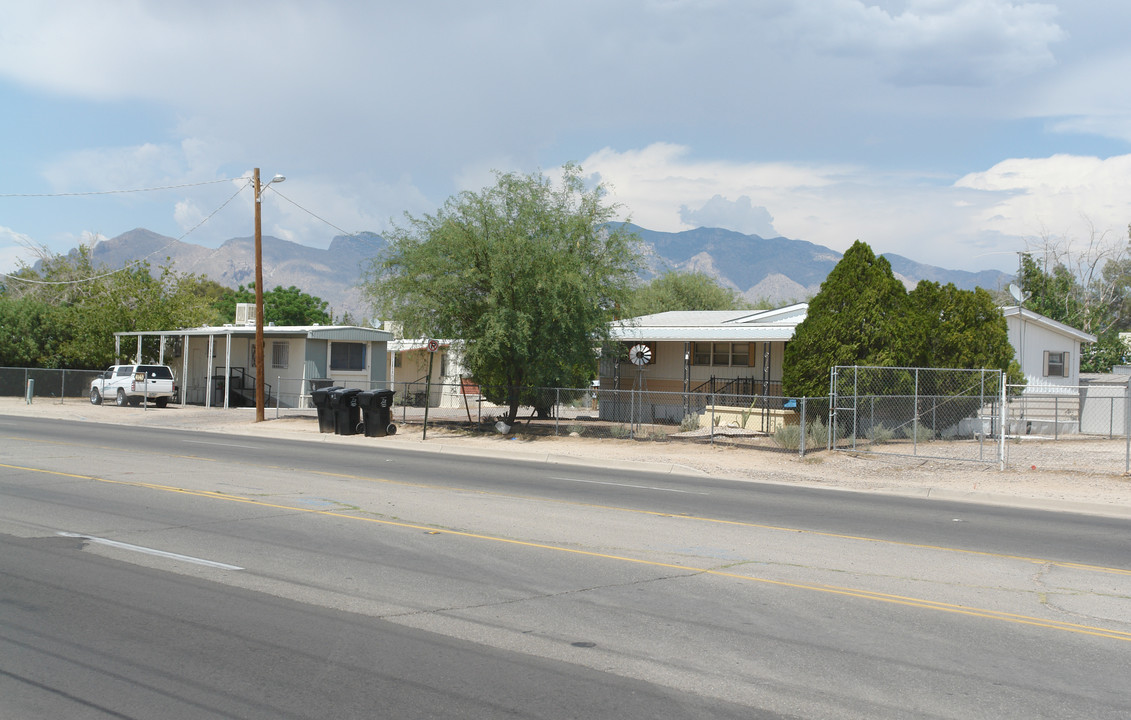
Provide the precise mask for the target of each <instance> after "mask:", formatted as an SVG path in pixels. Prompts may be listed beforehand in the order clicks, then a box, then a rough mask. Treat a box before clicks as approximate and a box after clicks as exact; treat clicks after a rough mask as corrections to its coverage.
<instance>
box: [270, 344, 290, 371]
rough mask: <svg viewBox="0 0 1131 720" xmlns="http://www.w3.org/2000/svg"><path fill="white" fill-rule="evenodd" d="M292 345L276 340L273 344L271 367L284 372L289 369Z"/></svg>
mask: <svg viewBox="0 0 1131 720" xmlns="http://www.w3.org/2000/svg"><path fill="white" fill-rule="evenodd" d="M290 349H291V346H290V344H288V343H286V342H279V341H278V340H276V341H275V342H273V343H271V367H273V368H279V369H282V370H286V369H287V360H288V358H289V357H290Z"/></svg>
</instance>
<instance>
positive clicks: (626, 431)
mask: <svg viewBox="0 0 1131 720" xmlns="http://www.w3.org/2000/svg"><path fill="white" fill-rule="evenodd" d="M609 437H615V438H628V437H632V428H630V427H629V426H627V425H611V426H610V427H609Z"/></svg>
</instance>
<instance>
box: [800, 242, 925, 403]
mask: <svg viewBox="0 0 1131 720" xmlns="http://www.w3.org/2000/svg"><path fill="white" fill-rule="evenodd" d="M906 295H907V291H906V290H905V289H904V287H903V284H902V283H901V282H900V281H899V279H898V278H896V277H895V274H894V273H892V269H891V264H890V263H889V262H888V261H887V259H886V258H884V257H877V256H876V254H875V253H873V252H872V249H871V248H870V247H868V245H867V244H866V243H863V242H861V241H859V240H857V241H856V242H855V243H853V245H852V247H850V248H849V249H848V250H847V251H845V253H844V257H842V258H841V260H840V262H839V263H837V265H836V267H834V268H833V269H832V272H830V273H829V275H828V277H826V278H825V281H824V282H823V283H821V289H820V291H819V292H818V293H817V294H816V295H815V296H814V297H813V299H812V300H810V301H809V310H808V313H807V314H806V317H805V320H803V321H802V322H801V323H800V324H799V325H798V326H797V329H796V330H795V332H794V334H793V339H792V340H791V341H790V342H788V343H786V346H785V357H784V359H783V361H782V363H783V372H782V389H783V392H785V393H786V394H787V395H792V396H796V397H820V396H823V395H828V393H829V370H830V368H832V367H833V366H835V365H883V366H891V365H895V364H897V360H899V359H900V358H901V349H902V348H901V345H902V343H903V340H902V339H903V338H904V337H905V327H906V323H905V322H904V318H905V314H904V301H905V297H906Z"/></svg>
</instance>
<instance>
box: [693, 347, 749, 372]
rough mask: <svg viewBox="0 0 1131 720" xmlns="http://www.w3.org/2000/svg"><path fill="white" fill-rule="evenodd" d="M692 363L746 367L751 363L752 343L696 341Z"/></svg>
mask: <svg viewBox="0 0 1131 720" xmlns="http://www.w3.org/2000/svg"><path fill="white" fill-rule="evenodd" d="M691 364H692V365H712V366H715V367H739V366H742V367H745V366H747V365H749V364H750V343H744V342H743V343H729V342H715V343H701V342H697V343H694V344H693V346H692V351H691Z"/></svg>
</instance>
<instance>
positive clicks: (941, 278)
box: [92, 225, 1010, 322]
mask: <svg viewBox="0 0 1131 720" xmlns="http://www.w3.org/2000/svg"><path fill="white" fill-rule="evenodd" d="M628 227H629V229H631V230H633V231H634V232H635V233H636V234H637V235H638V236H639V237H640V241H641V244H642V248H641V249H642V251H643V254H644V257H645V261H646V269H645V271H644V272H643V273H641V277H642V279H643V280H647V279H649V278H651V277H655V276H656V275H659V274H662V273H663V272H665V271H667V270H680V271H697V272H704V273H706V274H708V275H711V276H713V277H715V278H716V279H717V280H718V281H719V282H720V283H721V284H723V285H725V286H727V287H730V288H733V289H734V290H736V291H738V292H739V293H740V294H741V295H742V296H743V297H745V298H746V299H748V300H750V301H752V302H758V301H763V300H764V301H769V302H772V303H775V304H788V303H790V302H797V301H803V300H806V299H808V298H810V297H812V296H813V295H814V294H815V293H816V292H817V290H818V289H819V288H820V285H821V282H822V281H823V280H824V279H825V277H826V276H827V275H828V274H829V271H831V270H832V269H833V267H834V266H835V265H836V264H837V262H839V260H840V258H841V253H839V252H837V251H835V250H832V249H830V248H827V247H824V246H822V245H816V244H814V243H810V242H805V241H803V240H790V239H788V238H784V237H777V238H762V237H759V236H757V235H743V234H742V233H738V232H733V231H730V230H723V229H720V228H697V229H695V230H686V231H683V232H678V233H669V232H658V231H655V230H647V229H645V228H641V227H637V226H634V225H629V226H628ZM384 247H385V240H384V239H383V238H382V237H381V236H380V235H377V234H376V233H359V234H357V235H341V236H338V237H335V238H334V239H333V240H332V241H331V242H330V245H329V247H327V248H325V249H320V248H314V247H310V246H307V245H301V244H299V243H295V242H291V241H289V240H282V239H279V238H276V237H270V236H264V237H263V286H264V287H265V288H268V289H272V288H275V287H276V286H282V287H290V286H291V285H293V286H295V287H297V288H299V289H300V290H302V291H303V292H306V293H309V294H311V295H314V296H317V297H319V298H321V299H323V300H325V301H327V302H328V303H329V305H330V309H331V311H332V314H333V316H334V317H335V318H338V317H341V316H342V315H343V314H344V313H349V314H350V316H352V317H353V318H354V319H355V320H356V321H358V322H370V321H372V320H374V318H373V311H372V309H371V308H370V306H369V304H368V301H367V300H366V297H365V295H364V293H363V292H362V291H361V290H360V289H359V288H358V286H357V285H358V282H359V281H360V280H361V279H362V276H363V275H364V273H365V271H366V270H367V269H368V267H369V264H370V260H371V259H372V258H374V257H376V256H377V255H378V254H379V253H380V252H381V250H382V249H384ZM92 255H93V260H94V263H95V265H96V266H97V265H100V264H104V265H106V266H107V267H109V268H111V269H114V268H119V267H122V266H124V265H125V264H126V263H128V262H130V261H133V260H139V259H142V258H145V259H148V260H149V262H150V264H151V265H153V266H154V267H156V266H159V265H164V264H168V263H169V262H171V264H172V266H173V267H174V268H175V269H176V270H177V271H179V272H182V273H194V274H197V275H206V276H207V277H208V278H209V279H211V280H214V281H216V282H218V283H220V284H221V285H224V286H227V287H232V288H234V287H236V286H238V285H245V286H246V285H247V284H249V283H251V282H253V281H254V280H255V240H254V238H251V237H239V238H232V239H230V240H228V241H226V242H224V243H223V244H222V245H220V247H218V248H207V247H204V246H201V245H195V244H192V243H186V242H181V241H179V240H175V239H173V238H170V237H165V236H163V235H158V234H157V233H154V232H151V231H149V230H145V229H142V228H138V229H136V230H130V231H129V232H125V233H122V234H121V235H118V236H117V237H114V238H110V239H108V240H103V241H101V242H99V243H97V244H96V245H95V246H94V248H93V250H92ZM884 257H886V258H887V260H888V262H890V263H891V266H892V270H893V271H894V272H895V274H896V276H897V277H898V278H899V279H900V280H901V281H902V282H903V283H904V284H905V285H906V286H907V287H908V288H911V287H914V286H915V284H916V283H917V282H919V281H920V280H932V281H935V282H938V283H941V284H944V285H945V284H946V283H954V285H955V286H956V287H958V288H960V289H964V290H972V289H974V288H975V287H982V288H985V289H987V290H990V291H996V290H998V289H1000V288H1001V287H1003V286H1004V285H1005V284H1006V283H1007V282H1008V281H1009V279H1010V276H1009V275H1008V274H1006V273H1003V272H1000V271H998V270H985V271H982V272H976V273H975V272H967V271H963V270H947V269H944V268H940V267H935V266H933V265H923V264H921V263H917V262H915V261H913V260H910V259H908V258H905V257H902V256H900V255H892V254H885V255H884Z"/></svg>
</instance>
